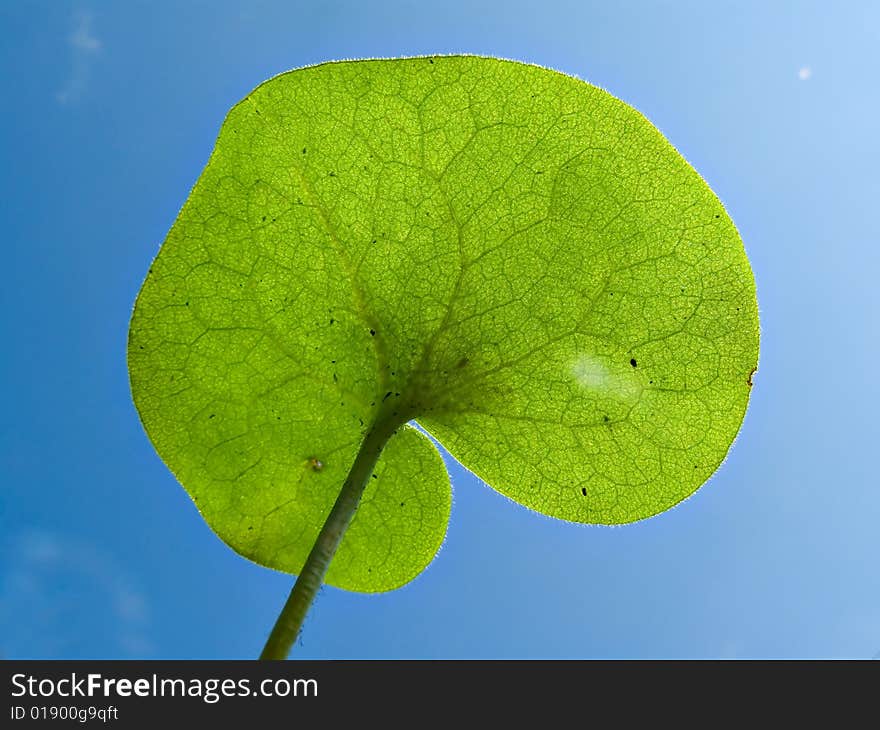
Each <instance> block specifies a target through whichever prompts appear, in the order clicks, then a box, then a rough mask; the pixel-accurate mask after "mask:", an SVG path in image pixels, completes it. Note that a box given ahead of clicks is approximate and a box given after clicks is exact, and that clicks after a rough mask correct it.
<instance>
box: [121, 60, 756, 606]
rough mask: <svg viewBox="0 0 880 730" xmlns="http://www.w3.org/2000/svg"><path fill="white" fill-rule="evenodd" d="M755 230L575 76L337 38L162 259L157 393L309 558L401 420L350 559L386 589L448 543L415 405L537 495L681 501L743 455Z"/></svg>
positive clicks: (137, 378) (433, 460) (223, 530)
mask: <svg viewBox="0 0 880 730" xmlns="http://www.w3.org/2000/svg"><path fill="white" fill-rule="evenodd" d="M757 355H758V315H757V304H756V299H755V286H754V281H753V278H752V273H751V270H750V268H749V264H748V261H747V259H746V256H745V252H744V250H743V245H742V242H741V241H740V238H739V236H738V234H737V232H736V229H735V228H734V225H733V223H732V222H731V220H730V218H729V217H728V216H727V214H726V213H725V211H724V209H723V207H722V205H721V203H720V202H719V201H718V199H717V198H716V197H715V195H714V194H713V193H712V191H711V190H710V189H709V187H708V186H707V185H706V183H705V182H704V181H703V180H702V179H701V178H700V176H699V175H698V174H697V173H696V172H695V171H694V170H693V169H692V168H691V167H690V166H689V165H688V164H687V162H685V160H684V159H683V158H682V157H681V156H680V155H679V154H678V153H677V152H676V151H675V149H673V147H672V146H671V145H670V144H669V143H668V142H667V141H666V140H665V139H664V137H663V136H662V135H661V134H660V133H659V132H658V131H657V130H656V129H655V128H654V127H653V126H652V125H651V124H650V123H649V122H648V121H647V120H646V119H645V118H644V117H643V116H641V115H640V114H639V113H638V112H636V111H635V110H633V109H632V108H631V107H629V106H627V105H626V104H624V103H622V102H620V101H619V100H617V99H615V98H614V97H612V96H611V95H609V94H608V93H606V92H605V91H602V90H600V89H598V88H596V87H593V86H591V85H589V84H587V83H584V82H583V81H580V80H577V79H575V78H571V77H568V76H565V75H563V74H560V73H557V72H554V71H550V70H547V69H543V68H539V67H536V66H530V65H525V64H520V63H515V62H510V61H500V60H496V59H489V58H478V57H437V58H417V59H401V60H377V61H355V62H344V63H332V64H324V65H320V66H314V67H310V68H304V69H300V70H297V71H292V72H289V73H286V74H282V75H281V76H278V77H276V78H274V79H271V80H270V81H267V82H266V83H264V84H263V85H261V86H260V87H258V88H257V89H256V90H255V91H254V92H253V93H252V94H250V95H249V96H248V97H247V98H246V99H244V100H243V101H242V102H241V103H239V104H238V105H237V106H235V107H234V108H233V109H232V111H231V112H230V114H229V116H228V117H227V119H226V121H225V122H224V124H223V127H222V129H221V132H220V136H219V139H218V140H217V144H216V147H215V150H214V153H213V154H212V156H211V159H210V160H209V162H208V165H207V167H206V168H205V170H204V172H203V173H202V175H201V177H200V178H199V181H198V183H197V184H196V186H195V188H194V189H193V191H192V193H191V194H190V197H189V199H188V200H187V202H186V204H185V205H184V207H183V210H182V211H181V213H180V216H179V217H178V219H177V221H176V222H175V224H174V226H173V228H172V229H171V231H170V232H169V234H168V238H167V239H166V241H165V243H164V244H163V246H162V248H161V250H160V252H159V255H158V257H157V258H156V260H155V261H154V263H153V265H152V268H151V269H150V273H149V275H148V276H147V279H146V281H145V283H144V286H143V288H142V290H141V293H140V295H139V297H138V301H137V304H136V307H135V311H134V315H133V318H132V324H131V331H130V340H129V365H130V373H131V382H132V391H133V395H134V399H135V403H136V405H137V407H138V410H139V412H140V415H141V418H142V420H143V423H144V425H145V427H146V430H147V432H148V434H149V436H150V438H151V440H152V441H153V443H154V445H155V447H156V449H157V451H158V452H159V454H160V455H161V456H162V458H163V459H164V460H165V462H166V463H167V464H168V466H169V467H170V468H171V470H172V471H173V472H174V473H175V475H176V476H177V477H178V479H179V480H180V481H181V483H182V484H183V485H184V487H185V488H186V489H187V490H188V491H189V493H190V494H191V495H192V497H193V499H194V500H196V503H197V504H198V506H199V508H200V510H201V511H202V514H203V515H204V517H205V519H206V520H207V521H208V523H209V524H210V525H211V527H212V528H213V529H214V530H215V531H216V532H217V534H218V535H219V536H220V537H221V538H222V539H223V540H225V541H226V542H227V543H228V544H229V545H230V546H232V547H233V548H234V549H235V550H237V551H238V552H240V553H241V554H243V555H245V556H247V557H249V558H251V559H252V560H255V561H256V562H259V563H261V564H264V565H267V566H270V567H273V568H277V569H280V570H285V571H289V572H292V573H297V572H298V571H299V569H300V568H301V567H302V564H303V561H304V560H305V557H306V556H307V554H308V552H309V550H310V548H311V546H312V544H313V542H314V539H315V536H316V535H317V532H318V530H319V529H320V527H321V525H322V524H323V522H324V518H325V517H326V515H327V513H328V512H329V509H330V507H331V505H332V504H333V501H334V500H335V498H336V495H337V494H338V491H339V488H340V486H341V484H342V482H343V479H344V478H345V474H346V473H347V471H348V468H349V467H350V466H351V463H352V461H353V460H354V457H355V454H356V453H357V450H358V447H359V445H360V443H361V441H362V439H363V438H364V435H365V433H366V430H367V429H368V428H369V427H370V425H371V424H373V423H374V422H375V421H376V419H377V418H383V419H392V420H395V419H396V420H399V423H400V425H401V429H400V430H399V431H398V432H397V434H396V435H395V436H393V437H392V439H391V441H390V442H389V444H388V446H387V448H386V450H385V452H384V453H383V456H382V458H381V460H380V462H379V465H378V466H377V469H376V474H375V478H374V479H371V484H370V485H369V487H368V490H367V492H366V493H365V495H364V500H363V503H362V505H361V507H360V508H359V510H358V513H357V515H356V517H355V521H354V523H353V525H352V528H351V530H350V531H349V533H348V534H347V536H346V537H345V539H344V540H343V543H342V547H341V549H340V552H339V553H338V555H337V557H336V559H335V560H334V562H333V563H332V565H331V569H330V573H329V574H328V582H329V583H331V584H333V585H337V586H340V587H343V588H349V589H353V590H362V591H377V590H388V589H390V588H394V587H396V586H399V585H401V584H403V583H405V582H406V581H408V580H410V579H411V578H413V577H414V576H415V575H417V574H418V573H419V572H420V571H421V570H422V569H423V568H424V567H425V566H426V565H427V564H428V563H429V562H430V560H431V559H432V558H433V556H434V554H435V552H436V550H437V548H438V547H439V545H440V543H441V542H442V539H443V535H444V533H445V529H446V523H447V520H448V515H449V508H450V490H449V483H448V477H447V475H446V472H445V470H444V468H443V464H442V461H441V459H440V457H439V455H438V453H437V451H436V449H435V448H434V446H433V445H432V444H431V443H430V441H429V440H428V439H427V438H425V436H424V435H422V434H420V433H419V432H418V431H417V430H416V429H413V428H412V427H410V426H404V425H403V424H404V423H406V422H407V421H409V420H416V421H418V423H420V424H421V425H422V426H423V427H424V428H425V429H426V430H427V431H428V432H430V433H431V434H433V435H434V436H435V437H436V438H437V439H438V440H439V441H440V442H441V443H442V444H443V445H444V446H446V447H447V448H448V449H449V451H450V452H451V453H452V454H453V455H454V456H455V457H456V458H457V459H459V460H460V461H461V462H462V464H464V465H465V466H466V467H467V468H469V469H470V470H472V471H473V472H475V473H476V474H477V475H479V476H480V477H481V478H483V479H484V480H485V481H486V482H487V483H488V484H490V485H491V486H492V487H494V488H495V489H497V490H498V491H500V492H502V493H504V494H506V495H508V496H509V497H511V498H512V499H514V500H516V501H517V502H520V503H522V504H524V505H527V506H528V507H531V508H533V509H535V510H538V511H540V512H543V513H545V514H548V515H552V516H554V517H559V518H563V519H566V520H573V521H578V522H592V523H606V524H612V523H622V522H630V521H634V520H638V519H641V518H644V517H648V516H651V515H654V514H656V513H658V512H661V511H663V510H665V509H667V508H669V507H671V506H672V505H674V504H676V503H677V502H679V501H681V500H682V499H684V498H686V497H687V496H689V495H690V494H691V493H693V492H694V491H695V490H696V489H697V488H698V487H699V486H700V485H701V484H702V483H703V482H704V481H705V480H706V479H707V478H708V477H709V476H710V475H711V474H712V472H713V471H714V470H715V469H716V468H717V467H718V465H719V464H720V463H721V461H722V459H723V458H724V456H725V454H726V453H727V450H728V448H729V447H730V444H731V442H732V441H733V439H734V436H735V435H736V432H737V430H738V429H739V426H740V424H741V422H742V418H743V415H744V413H745V409H746V406H747V403H748V398H749V390H750V388H751V374H752V372H753V370H754V368H755V367H756V364H757Z"/></svg>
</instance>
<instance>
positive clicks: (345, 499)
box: [260, 417, 401, 659]
mask: <svg viewBox="0 0 880 730" xmlns="http://www.w3.org/2000/svg"><path fill="white" fill-rule="evenodd" d="M400 426H401V422H400V420H399V419H397V418H393V417H392V418H385V419H379V420H377V421H376V423H375V424H374V426H373V428H371V429H370V431H369V432H368V433H367V435H366V437H365V438H364V441H363V443H362V444H361V448H360V451H358V455H357V457H355V460H354V463H353V464H352V465H351V469H350V470H349V472H348V476H347V477H346V478H345V482H343V484H342V489H341V490H340V491H339V496H338V497H337V498H336V503H335V504H334V505H333V509H331V510H330V514H329V515H328V516H327V520H326V521H325V522H324V526H323V527H322V528H321V531H320V532H319V533H318V538H317V539H316V540H315V544H314V545H313V546H312V550H311V552H310V553H309V556H308V557H307V558H306V562H305V564H304V565H303V567H302V570H301V571H300V574H299V576H298V577H297V579H296V582H295V583H294V584H293V590H291V591H290V595H289V596H288V598H287V602H286V603H285V604H284V608H282V609H281V613H280V614H279V616H278V619H277V620H276V622H275V626H274V627H273V628H272V633H271V634H270V635H269V639H268V640H267V641H266V646H265V647H263V651H262V653H261V654H260V659H286V658H287V655H288V654H289V653H290V649H291V647H292V646H293V643H294V642H295V641H296V638H297V636H298V635H299V632H300V629H301V628H302V625H303V621H305V618H306V614H307V613H308V610H309V608H310V607H311V605H312V602H313V601H314V600H315V596H316V595H317V593H318V589H319V588H320V587H321V584H322V583H323V582H324V576H325V575H326V573H327V569H328V568H329V567H330V561H331V560H332V559H333V556H334V555H335V554H336V550H337V548H338V547H339V543H340V542H342V537H343V536H344V535H345V531H346V530H347V529H348V526H349V525H350V524H351V521H352V519H353V518H354V513H355V511H356V510H357V507H358V504H360V501H361V496H363V493H364V489H365V488H366V486H367V482H368V481H369V480H370V475H371V474H372V473H373V469H374V468H375V467H376V462H377V461H379V455H380V454H381V453H382V449H384V448H385V444H387V443H388V439H390V438H391V436H392V435H393V434H394V432H395V431H396V430H397V429H398V428H399V427H400Z"/></svg>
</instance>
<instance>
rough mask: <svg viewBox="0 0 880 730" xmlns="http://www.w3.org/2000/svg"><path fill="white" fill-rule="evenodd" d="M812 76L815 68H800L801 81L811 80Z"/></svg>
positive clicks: (799, 76)
mask: <svg viewBox="0 0 880 730" xmlns="http://www.w3.org/2000/svg"><path fill="white" fill-rule="evenodd" d="M812 76H813V69H811V68H810V67H809V66H801V67H800V68H799V69H798V78H799V79H800V80H801V81H809V80H810V78H811V77H812Z"/></svg>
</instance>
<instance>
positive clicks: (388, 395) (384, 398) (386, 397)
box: [382, 390, 391, 403]
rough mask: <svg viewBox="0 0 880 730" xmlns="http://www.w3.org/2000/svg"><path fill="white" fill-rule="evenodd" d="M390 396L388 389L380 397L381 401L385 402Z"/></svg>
mask: <svg viewBox="0 0 880 730" xmlns="http://www.w3.org/2000/svg"><path fill="white" fill-rule="evenodd" d="M390 397H391V391H390V390H389V391H388V392H387V393H386V394H385V396H384V397H383V398H382V402H383V403H384V402H385V401H386V400H388V399H389V398H390Z"/></svg>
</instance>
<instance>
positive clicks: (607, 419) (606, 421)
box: [602, 416, 611, 423]
mask: <svg viewBox="0 0 880 730" xmlns="http://www.w3.org/2000/svg"><path fill="white" fill-rule="evenodd" d="M602 420H603V421H605V423H608V421H610V420H611V419H610V418H608V416H602Z"/></svg>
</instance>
